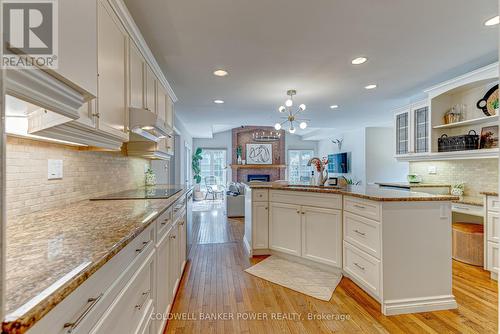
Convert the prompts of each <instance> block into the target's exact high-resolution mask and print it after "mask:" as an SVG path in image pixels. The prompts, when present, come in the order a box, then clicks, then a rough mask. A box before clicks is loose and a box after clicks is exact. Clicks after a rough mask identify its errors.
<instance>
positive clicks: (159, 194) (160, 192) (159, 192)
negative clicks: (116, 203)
mask: <svg viewBox="0 0 500 334" xmlns="http://www.w3.org/2000/svg"><path fill="white" fill-rule="evenodd" d="M181 190H182V188H180V187H179V188H177V187H175V188H171V187H169V188H161V187H151V188H140V189H132V190H125V191H121V192H118V193H114V194H109V195H105V196H101V197H97V198H91V199H90V200H91V201H100V200H114V199H155V198H158V199H162V198H169V197H171V196H173V195H175V194H177V193H178V192H179V191H181Z"/></svg>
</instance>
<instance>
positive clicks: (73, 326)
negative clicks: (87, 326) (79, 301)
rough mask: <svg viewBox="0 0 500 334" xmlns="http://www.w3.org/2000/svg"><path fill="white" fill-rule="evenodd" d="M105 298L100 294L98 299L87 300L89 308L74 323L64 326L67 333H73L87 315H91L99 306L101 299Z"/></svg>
mask: <svg viewBox="0 0 500 334" xmlns="http://www.w3.org/2000/svg"><path fill="white" fill-rule="evenodd" d="M102 296H103V293H101V294H99V296H97V297H91V298H89V299H87V304H88V306H87V307H86V308H85V310H84V311H83V312H82V314H80V315H79V316H78V318H76V320H75V321H74V322H67V323H65V324H64V326H63V327H64V328H67V329H68V330H67V333H71V332H73V331H74V330H75V329H76V327H78V325H79V324H80V323H81V322H82V320H83V319H84V318H85V317H86V316H87V314H89V313H90V311H91V310H92V309H93V308H94V306H95V305H96V304H97V302H98V301H99V300H100V299H101V297H102Z"/></svg>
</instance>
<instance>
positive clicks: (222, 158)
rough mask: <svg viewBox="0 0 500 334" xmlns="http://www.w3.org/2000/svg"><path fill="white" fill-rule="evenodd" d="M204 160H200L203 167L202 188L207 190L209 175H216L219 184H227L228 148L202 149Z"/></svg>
mask: <svg viewBox="0 0 500 334" xmlns="http://www.w3.org/2000/svg"><path fill="white" fill-rule="evenodd" d="M201 150H202V151H201V156H202V158H203V159H202V160H201V161H200V168H201V173H200V175H201V184H200V186H201V190H202V191H203V190H205V189H206V187H205V178H206V177H207V176H215V177H216V179H217V184H218V185H222V186H225V185H226V150H222V149H209V148H202V149H201Z"/></svg>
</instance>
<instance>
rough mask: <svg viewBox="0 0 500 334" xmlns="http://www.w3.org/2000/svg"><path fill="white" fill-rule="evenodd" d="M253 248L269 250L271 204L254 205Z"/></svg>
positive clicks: (257, 203) (260, 203) (259, 203)
mask: <svg viewBox="0 0 500 334" xmlns="http://www.w3.org/2000/svg"><path fill="white" fill-rule="evenodd" d="M252 248H253V249H268V248H269V203H268V202H253V204H252Z"/></svg>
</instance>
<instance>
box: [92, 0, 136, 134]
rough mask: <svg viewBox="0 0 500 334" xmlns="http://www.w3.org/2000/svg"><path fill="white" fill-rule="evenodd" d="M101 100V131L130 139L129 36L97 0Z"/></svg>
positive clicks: (115, 18) (99, 99)
mask: <svg viewBox="0 0 500 334" xmlns="http://www.w3.org/2000/svg"><path fill="white" fill-rule="evenodd" d="M97 16H98V21H97V26H98V29H97V30H98V35H97V40H98V62H97V63H98V84H99V85H98V97H97V114H96V116H97V117H98V126H99V129H100V130H102V131H105V132H108V133H110V134H113V135H115V136H119V137H122V138H123V139H124V140H128V132H127V131H128V125H127V120H128V116H127V115H128V106H127V98H126V91H127V84H126V82H127V80H126V78H127V73H126V64H127V61H126V54H127V41H128V36H127V33H126V32H125V30H124V28H123V26H122V25H121V23H120V21H119V19H118V17H117V16H116V14H115V13H114V11H113V9H112V8H111V7H110V6H109V4H108V2H107V1H105V0H98V10H97Z"/></svg>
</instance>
